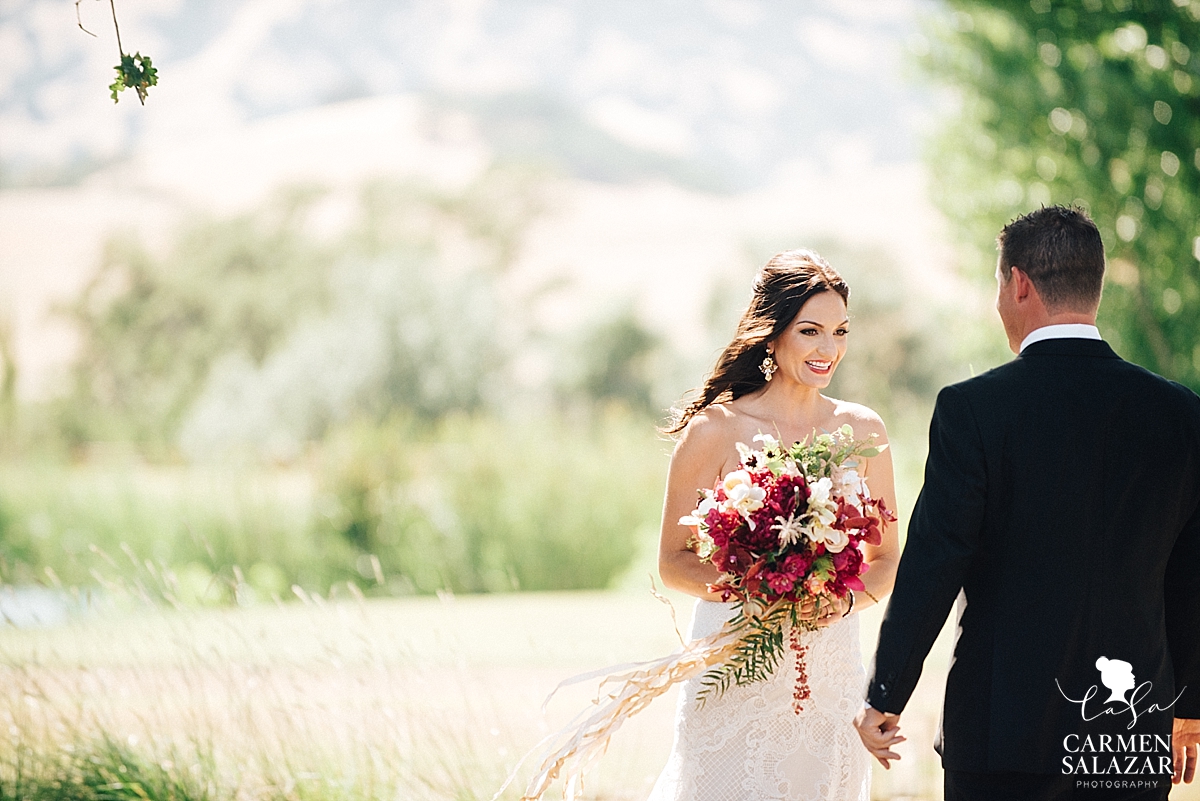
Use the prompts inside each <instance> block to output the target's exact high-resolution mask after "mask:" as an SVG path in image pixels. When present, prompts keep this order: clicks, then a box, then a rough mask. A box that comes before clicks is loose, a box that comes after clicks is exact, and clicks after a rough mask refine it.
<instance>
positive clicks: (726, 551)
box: [712, 542, 754, 576]
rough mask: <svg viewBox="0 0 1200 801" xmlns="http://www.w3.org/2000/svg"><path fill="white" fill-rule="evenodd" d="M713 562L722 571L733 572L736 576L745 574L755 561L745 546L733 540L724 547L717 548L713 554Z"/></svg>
mask: <svg viewBox="0 0 1200 801" xmlns="http://www.w3.org/2000/svg"><path fill="white" fill-rule="evenodd" d="M712 563H713V564H714V565H716V566H717V569H718V570H720V571H721V572H722V573H733V574H734V575H735V576H743V575H745V574H746V571H748V570H749V569H750V566H751V565H752V564H753V563H754V558H753V557H752V556H751V555H750V552H749V551H747V550H746V549H745V548H742V547H740V546H739V545H737V544H736V543H732V542H731V543H729V544H728V545H726V546H725V547H723V548H722V547H719V548H717V550H716V551H715V552H714V553H713V555H712Z"/></svg>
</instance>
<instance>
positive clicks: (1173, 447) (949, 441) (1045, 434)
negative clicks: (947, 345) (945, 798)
mask: <svg viewBox="0 0 1200 801" xmlns="http://www.w3.org/2000/svg"><path fill="white" fill-rule="evenodd" d="M960 591H961V592H962V593H963V594H964V595H965V600H966V605H965V608H964V609H963V611H962V614H961V616H960V618H959V634H958V639H957V641H956V643H955V648H954V661H953V664H952V667H951V669H950V674H949V678H948V680H947V686H946V699H945V707H944V710H943V718H942V736H941V738H940V739H941V742H940V744H939V749H938V750H939V751H940V753H941V754H942V763H943V765H944V766H945V768H946V769H948V770H961V771H977V772H1001V771H1021V772H1026V773H1061V772H1062V759H1063V757H1064V738H1066V737H1067V735H1069V734H1072V733H1075V734H1078V735H1081V736H1083V735H1086V734H1088V733H1101V732H1110V733H1112V734H1130V733H1159V734H1163V733H1168V732H1169V731H1170V727H1171V719H1172V717H1173V716H1178V717H1186V718H1200V398H1198V397H1197V396H1196V394H1195V393H1193V392H1191V391H1190V390H1188V389H1187V388H1185V387H1182V386H1180V385H1179V384H1175V383H1172V382H1170V381H1167V380H1165V379H1163V378H1160V377H1159V376H1156V375H1154V374H1153V373H1150V372H1148V371H1147V370H1144V369H1142V368H1140V367H1137V366H1135V365H1133V364H1130V363H1128V362H1126V361H1123V360H1122V359H1121V358H1120V357H1118V356H1117V355H1116V354H1115V353H1114V352H1113V351H1112V349H1111V348H1110V347H1109V346H1108V345H1107V344H1106V343H1104V342H1101V341H1097V340H1087V339H1058V340H1044V341H1042V342H1037V343H1034V344H1032V345H1030V346H1029V347H1027V348H1026V349H1025V351H1024V352H1023V353H1022V355H1021V356H1019V357H1018V358H1016V359H1014V360H1013V361H1011V362H1009V363H1008V364H1006V365H1004V366H1002V367H998V368H996V369H995V370H991V371H989V372H987V373H985V374H983V375H980V376H978V377H976V378H972V379H970V380H968V381H964V382H962V383H960V384H955V385H953V386H949V387H946V388H945V389H943V390H942V391H941V393H940V394H939V395H938V399H937V406H936V408H935V410H934V415H933V422H932V423H931V425H930V432H929V457H928V461H927V462H926V466H925V486H924V488H923V489H922V490H921V494H920V497H919V498H918V500H917V504H916V508H915V509H914V512H913V517H912V520H911V521H910V523H909V527H908V540H907V542H906V544H905V548H904V553H903V556H902V557H901V560H900V566H899V569H898V572H897V576H896V587H895V590H894V591H893V593H892V597H891V600H890V602H889V603H888V607H887V612H886V615H885V618H884V621H883V626H882V629H881V631H880V635H879V647H878V650H877V653H876V656H875V667H874V674H873V676H872V678H871V681H870V684H869V686H868V694H867V701H868V703H870V704H871V706H873V707H875V708H876V709H879V710H883V711H886V712H896V713H898V712H900V711H902V710H903V709H904V706H905V704H906V703H907V701H908V699H909V696H910V695H911V694H912V691H913V688H914V687H915V686H916V683H917V679H918V677H919V676H920V674H921V666H922V663H923V661H924V659H925V656H926V654H928V652H929V649H930V646H931V645H932V644H933V641H934V639H935V638H936V637H937V634H938V632H939V630H940V629H941V627H942V624H943V622H944V621H945V620H946V615H947V613H948V612H949V611H950V608H951V606H952V604H953V603H954V601H955V598H956V597H957V596H958V595H959V593H960ZM1099 657H1107V658H1109V659H1120V660H1124V661H1126V662H1128V663H1130V664H1131V665H1132V668H1133V673H1134V675H1135V676H1136V681H1137V682H1138V683H1139V684H1141V683H1144V682H1146V681H1150V682H1152V683H1153V686H1152V688H1151V689H1150V690H1149V691H1148V692H1146V693H1145V696H1144V698H1143V699H1142V700H1141V701H1140V703H1136V704H1135V707H1136V708H1138V711H1139V713H1140V717H1139V719H1138V721H1137V723H1136V725H1135V726H1134V728H1132V729H1126V724H1128V723H1129V722H1130V720H1131V717H1132V716H1131V714H1126V715H1125V716H1124V717H1119V716H1118V715H1117V714H1116V713H1118V712H1119V711H1120V709H1121V708H1122V707H1121V706H1120V705H1119V704H1115V703H1114V704H1110V705H1108V706H1107V707H1106V704H1105V701H1106V699H1107V698H1108V697H1109V689H1108V688H1107V687H1106V686H1105V684H1104V683H1103V681H1102V677H1101V674H1100V671H1099V670H1097V667H1096V661H1097V659H1098V658H1099ZM1091 686H1096V687H1097V690H1098V692H1099V694H1098V695H1097V696H1096V697H1095V698H1093V699H1092V700H1091V701H1090V702H1089V703H1088V704H1087V705H1086V706H1085V707H1083V708H1081V706H1080V705H1079V704H1074V703H1071V702H1069V701H1067V700H1066V698H1065V697H1064V694H1065V695H1068V696H1070V697H1072V698H1074V699H1076V700H1078V699H1080V698H1082V697H1083V696H1084V695H1085V694H1086V690H1087V688H1088V687H1091ZM1060 687H1061V690H1060ZM1185 687H1186V689H1185ZM1180 690H1182V691H1183V694H1182V696H1181V697H1180V698H1179V700H1178V702H1177V703H1176V705H1175V707H1174V709H1167V710H1166V711H1157V712H1148V711H1146V709H1145V708H1146V707H1149V705H1150V704H1152V703H1158V704H1159V705H1160V706H1163V705H1168V704H1169V703H1170V701H1171V700H1172V699H1173V698H1174V697H1175V696H1176V695H1177V694H1178V693H1179V691H1180ZM1132 695H1133V693H1131V694H1130V696H1127V697H1131V696H1132ZM1106 708H1110V710H1111V711H1110V714H1108V715H1099V713H1101V712H1103V711H1104V710H1105V709H1106ZM1085 713H1086V714H1087V715H1099V716H1098V717H1097V719H1095V720H1093V721H1091V722H1090V723H1089V722H1086V721H1084V720H1083V717H1084V714H1085ZM1071 742H1072V744H1078V741H1071Z"/></svg>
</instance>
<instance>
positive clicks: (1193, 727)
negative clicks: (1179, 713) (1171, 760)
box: [1171, 718, 1200, 784]
mask: <svg viewBox="0 0 1200 801" xmlns="http://www.w3.org/2000/svg"><path fill="white" fill-rule="evenodd" d="M1197 748H1200V720H1189V719H1187V718H1175V725H1174V726H1173V727H1172V728H1171V750H1172V751H1174V756H1175V775H1174V776H1172V777H1171V783H1172V784H1179V783H1180V782H1186V783H1189V784H1190V783H1191V781H1192V779H1194V778H1196V751H1197Z"/></svg>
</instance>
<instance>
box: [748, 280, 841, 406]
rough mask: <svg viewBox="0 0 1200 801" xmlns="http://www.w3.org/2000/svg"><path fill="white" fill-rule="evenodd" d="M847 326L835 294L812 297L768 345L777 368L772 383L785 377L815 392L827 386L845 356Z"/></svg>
mask: <svg viewBox="0 0 1200 801" xmlns="http://www.w3.org/2000/svg"><path fill="white" fill-rule="evenodd" d="M849 326H850V321H849V320H848V319H847V315H846V302H845V301H843V300H842V298H841V296H840V295H838V293H836V292H821V293H820V294H817V295H813V296H812V297H811V298H809V299H808V301H807V302H806V303H805V304H804V305H803V306H801V307H800V311H799V312H798V313H797V314H796V317H795V319H793V320H792V322H791V323H790V324H789V325H788V327H787V328H786V329H785V330H784V331H783V333H781V334H780V335H779V336H777V337H776V338H775V339H774V341H772V342H771V343H770V344H769V345H768V348H769V349H770V350H771V351H772V353H773V355H774V358H775V363H776V365H778V373H777V374H776V375H775V376H774V378H775V380H776V381H778V380H779V379H780V377H786V378H788V379H790V380H792V381H795V382H797V383H800V384H804V385H806V386H810V387H814V388H816V389H824V388H825V387H827V386H829V381H830V380H831V379H832V378H833V371H834V370H836V369H837V366H838V362H840V361H841V360H842V357H843V356H844V355H846V338H847V335H848V334H849V333H850V327H849Z"/></svg>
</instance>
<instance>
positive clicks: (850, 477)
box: [838, 470, 869, 509]
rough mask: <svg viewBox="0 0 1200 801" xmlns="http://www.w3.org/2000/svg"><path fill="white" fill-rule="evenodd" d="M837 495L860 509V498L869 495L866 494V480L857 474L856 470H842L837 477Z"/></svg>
mask: <svg viewBox="0 0 1200 801" xmlns="http://www.w3.org/2000/svg"><path fill="white" fill-rule="evenodd" d="M838 489H839V491H840V492H839V494H840V495H841V496H842V497H843V498H845V499H846V500H847V501H848V502H849V503H851V504H853V505H854V506H856V507H858V508H860V509H861V508H862V501H861V500H860V499H859V498H860V496H863V495H869V493H868V492H867V480H866V479H865V478H863V477H862V476H860V475H859V474H858V471H857V470H843V471H841V475H840V476H838Z"/></svg>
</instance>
